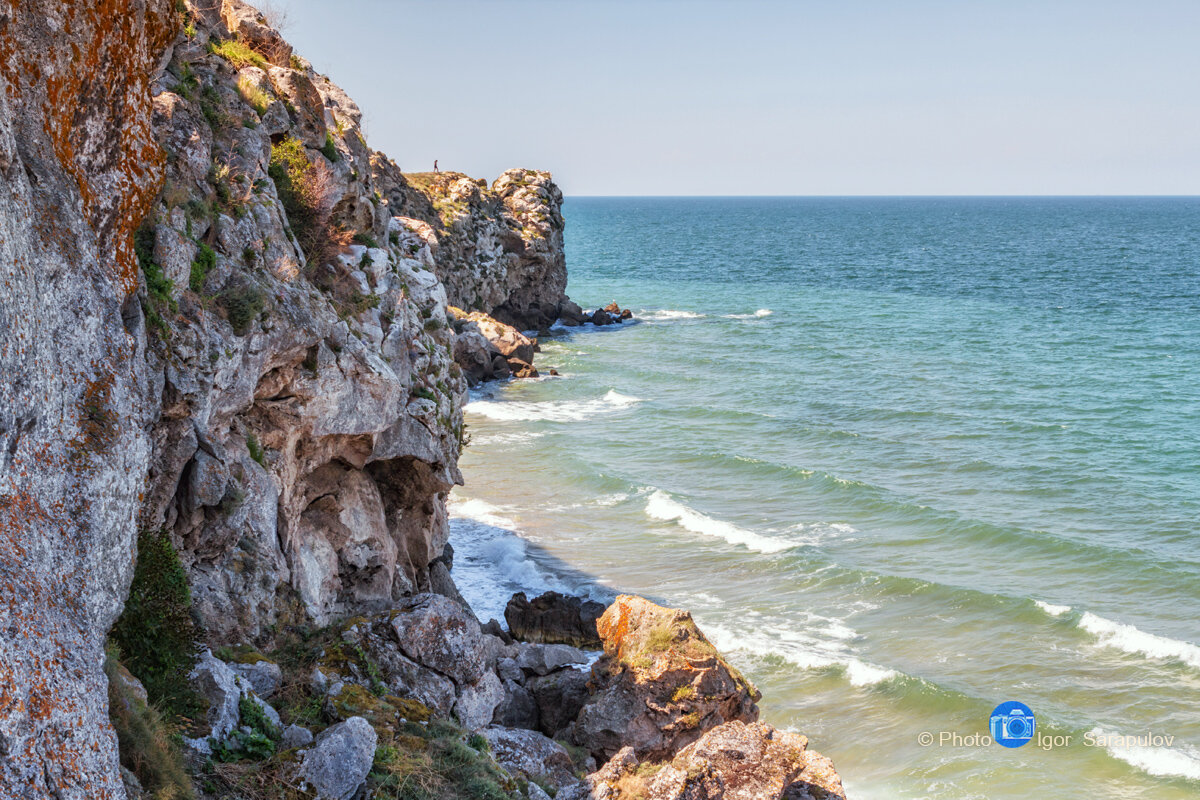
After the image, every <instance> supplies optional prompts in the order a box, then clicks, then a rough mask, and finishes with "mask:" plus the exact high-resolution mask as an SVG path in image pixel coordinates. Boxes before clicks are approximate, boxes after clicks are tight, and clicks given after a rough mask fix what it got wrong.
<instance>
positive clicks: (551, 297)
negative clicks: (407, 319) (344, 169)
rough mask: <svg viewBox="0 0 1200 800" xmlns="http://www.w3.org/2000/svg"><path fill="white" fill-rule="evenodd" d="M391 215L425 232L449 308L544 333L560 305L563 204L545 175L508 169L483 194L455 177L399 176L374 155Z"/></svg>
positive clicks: (479, 185) (477, 185) (476, 183)
mask: <svg viewBox="0 0 1200 800" xmlns="http://www.w3.org/2000/svg"><path fill="white" fill-rule="evenodd" d="M372 163H373V165H374V169H375V176H376V180H377V181H378V182H379V184H380V186H381V188H382V190H383V191H384V194H385V196H386V197H387V198H388V199H389V202H391V204H392V205H393V207H396V208H400V209H402V210H403V213H405V214H406V215H407V216H409V217H412V218H416V219H418V220H422V221H425V222H426V223H427V224H428V225H429V229H428V230H427V231H426V234H425V235H426V237H427V238H429V239H430V242H431V246H432V247H433V249H434V253H435V256H436V262H437V267H436V269H437V272H438V277H439V278H441V280H442V282H443V283H444V284H445V286H446V293H447V295H448V296H449V298H450V304H451V305H453V306H457V307H459V308H463V309H466V310H467V311H483V312H485V313H487V314H490V315H491V316H493V317H495V318H496V319H498V320H500V321H501V322H505V323H508V324H509V325H513V326H515V327H517V328H519V329H522V330H527V329H535V330H536V329H539V328H546V327H549V325H550V324H551V323H553V322H554V320H555V319H557V318H558V316H559V310H560V307H561V306H562V303H563V301H564V300H565V299H566V295H565V290H566V288H567V265H566V258H565V256H564V255H563V217H562V201H563V196H562V192H561V191H560V190H559V188H558V187H557V186H556V185H555V184H554V181H553V180H552V179H551V176H550V173H548V172H538V171H535V170H527V169H511V170H508V171H507V172H505V173H504V174H503V175H501V176H500V177H499V178H497V179H496V181H495V182H494V183H493V184H492V185H491V187H489V186H488V185H487V182H486V181H484V180H476V179H473V178H469V177H467V176H466V175H463V174H462V173H458V172H422V173H406V174H403V175H402V174H401V173H400V171H399V169H397V168H396V166H395V164H393V163H391V162H389V161H387V159H385V158H384V157H382V156H381V155H379V154H376V157H375V158H374V159H373V160H372Z"/></svg>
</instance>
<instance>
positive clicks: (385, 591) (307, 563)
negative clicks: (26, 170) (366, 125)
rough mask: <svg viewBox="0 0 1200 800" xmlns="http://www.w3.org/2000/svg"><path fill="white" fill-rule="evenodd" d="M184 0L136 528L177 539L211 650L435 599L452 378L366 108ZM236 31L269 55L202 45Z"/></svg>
mask: <svg viewBox="0 0 1200 800" xmlns="http://www.w3.org/2000/svg"><path fill="white" fill-rule="evenodd" d="M188 11H189V14H190V16H191V17H192V19H193V21H194V23H195V33H194V35H193V36H191V37H182V36H181V37H180V38H179V39H177V41H176V43H175V47H174V51H173V58H172V59H171V60H170V62H169V64H168V71H167V73H166V74H165V75H164V76H163V77H162V78H161V79H160V80H159V81H158V82H157V83H156V85H155V87H154V88H155V97H154V127H155V133H156V135H157V137H158V140H159V142H160V143H161V145H162V147H163V149H164V150H165V151H166V152H167V153H168V155H169V159H168V168H167V181H166V187H165V189H164V191H163V193H162V195H161V196H160V198H159V200H158V202H157V204H156V205H155V207H154V208H153V209H152V210H151V213H150V215H149V217H148V221H147V223H146V226H145V228H144V230H145V231H146V232H147V233H145V234H144V238H145V239H146V240H147V245H146V248H145V249H146V252H147V261H148V262H149V266H148V267H147V268H146V270H145V272H146V276H147V277H146V278H145V279H144V280H145V284H144V290H143V291H144V297H143V303H144V304H145V305H146V307H147V309H148V310H149V311H148V313H152V314H153V317H154V319H153V323H154V324H153V326H152V333H153V334H154V335H153V336H152V343H151V346H150V347H149V349H148V359H149V362H150V374H151V379H152V381H153V385H152V394H153V395H154V396H155V397H156V398H159V402H158V403H157V408H156V409H155V412H156V413H155V418H154V421H153V424H152V426H151V441H152V445H153V454H152V459H151V467H150V474H149V481H148V484H149V485H148V487H147V488H148V491H147V493H146V496H145V499H144V503H143V505H142V508H141V510H140V524H142V525H143V526H145V527H149V528H164V527H165V528H167V529H169V530H170V531H171V533H172V538H173V540H174V541H175V542H176V544H177V546H178V549H179V552H180V555H181V558H182V559H183V561H184V563H185V566H186V567H187V568H188V572H189V576H190V579H191V583H192V592H193V597H194V600H195V604H196V607H197V609H198V611H199V612H200V614H201V616H202V618H203V620H204V623H205V625H206V628H207V629H208V631H209V633H210V635H211V636H212V638H213V639H214V640H217V641H231V640H233V641H245V640H259V639H262V638H264V637H266V636H267V635H268V634H267V633H266V632H267V630H268V629H269V628H270V626H272V625H273V624H275V623H277V622H278V621H280V620H281V619H284V620H288V621H291V622H307V623H310V624H316V625H324V624H328V623H329V622H331V621H334V620H336V619H339V618H341V617H344V616H347V615H349V614H352V613H360V612H364V611H366V612H370V611H378V610H383V609H386V608H390V607H391V606H392V605H393V604H394V603H395V602H396V601H397V600H398V599H399V598H401V597H403V596H405V595H407V594H411V593H413V592H417V591H422V590H426V589H428V587H429V582H430V575H429V565H430V562H432V561H433V560H434V559H436V558H437V557H438V556H439V555H440V554H441V552H442V549H443V546H444V544H445V539H446V533H447V527H446V526H447V522H446V512H445V494H446V492H447V491H448V490H449V489H450V488H451V487H452V486H453V485H454V484H455V483H456V482H458V481H459V480H460V479H461V478H460V475H459V472H458V469H457V466H456V462H457V457H458V450H459V446H460V443H459V438H460V437H461V432H462V412H461V406H462V395H463V392H464V390H465V381H464V379H463V377H462V373H461V370H460V369H459V368H458V367H457V366H455V365H454V363H453V357H452V349H451V348H452V340H453V332H452V331H451V330H450V329H449V328H448V326H447V324H446V294H445V290H444V288H443V287H442V285H441V283H440V282H439V281H438V280H437V277H436V275H435V273H434V272H433V271H432V261H431V258H432V257H431V254H430V252H429V249H428V247H427V246H425V245H424V244H420V245H418V246H416V247H414V246H413V244H414V243H415V242H423V240H420V238H419V236H416V235H415V234H411V233H410V231H409V229H408V228H407V227H405V226H404V225H402V224H401V223H399V222H397V221H395V220H393V219H392V213H393V210H392V209H389V207H388V205H387V203H386V202H382V201H381V200H380V197H379V195H377V189H376V186H375V184H374V182H373V179H372V175H371V167H370V160H371V152H370V151H369V150H368V149H367V147H366V145H365V140H364V139H363V138H362V135H361V129H360V127H359V126H360V122H361V116H362V115H361V112H360V111H359V110H358V107H357V106H356V105H355V104H354V103H353V101H351V100H350V99H349V98H348V97H347V96H346V95H345V93H344V92H342V90H341V89H339V88H338V87H337V86H336V85H334V84H333V83H332V82H330V81H329V80H328V79H327V78H325V77H324V76H322V75H319V74H317V73H316V72H314V71H313V70H312V69H311V67H309V66H308V65H307V62H304V61H303V60H302V59H293V58H291V57H290V56H291V48H290V46H287V44H286V42H284V41H283V39H282V37H280V36H279V34H278V32H277V31H275V30H274V29H273V28H272V27H271V25H270V23H269V21H268V20H267V19H266V18H265V17H264V16H262V15H261V14H259V13H258V11H257V10H255V9H253V8H252V7H250V6H247V5H245V4H244V3H241V2H239V1H238V0H224V2H223V4H221V5H220V6H219V12H220V13H216V12H215V11H214V9H213V8H211V7H210V4H204V3H196V4H191V3H189V4H188ZM230 38H239V39H240V40H241V41H242V42H243V43H244V44H245V45H246V46H248V47H249V48H250V49H251V50H252V51H254V52H255V53H256V57H258V58H261V59H262V60H261V61H260V62H259V63H258V65H241V64H238V65H235V64H231V63H230V62H228V61H226V60H225V59H224V58H223V57H222V56H221V55H220V54H219V53H210V52H208V49H207V45H208V43H209V42H210V41H215V40H223V39H230ZM272 165H274V166H272ZM410 239H413V241H410ZM422 248H424V249H422ZM155 272H158V273H161V276H162V277H160V278H154V277H153V276H152V273H155Z"/></svg>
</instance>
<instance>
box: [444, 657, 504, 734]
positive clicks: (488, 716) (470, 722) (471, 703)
mask: <svg viewBox="0 0 1200 800" xmlns="http://www.w3.org/2000/svg"><path fill="white" fill-rule="evenodd" d="M503 702H504V685H503V684H502V683H501V681H500V678H499V677H497V676H496V673H494V672H492V671H490V670H488V671H485V672H484V673H483V675H482V676H481V677H480V678H479V680H478V681H476V682H475V683H471V684H467V685H464V686H460V687H458V700H457V701H456V702H455V704H454V713H455V715H456V716H457V717H458V722H459V724H460V725H462V726H463V727H464V728H466V729H467V730H469V731H476V730H479V729H480V728H482V727H484V726H485V725H491V724H492V720H493V719H494V718H495V715H496V709H497V708H499V707H500V705H501V703H503Z"/></svg>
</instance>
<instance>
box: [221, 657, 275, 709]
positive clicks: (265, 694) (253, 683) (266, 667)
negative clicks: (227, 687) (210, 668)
mask: <svg viewBox="0 0 1200 800" xmlns="http://www.w3.org/2000/svg"><path fill="white" fill-rule="evenodd" d="M229 668H230V669H231V670H233V672H234V674H236V675H239V676H241V677H242V678H243V679H244V680H245V681H246V682H247V683H249V684H250V688H251V689H253V690H254V693H255V694H257V695H258V696H259V697H262V698H269V697H271V696H273V695H274V694H275V693H276V692H278V691H279V687H280V686H282V685H283V670H282V669H281V668H280V666H279V665H278V664H276V663H275V662H274V661H272V660H271V659H269V658H267V657H266V656H264V655H263V654H261V653H259V652H257V651H255V650H249V649H243V650H240V651H238V652H235V653H234V656H233V659H232V660H231V662H230V664H229Z"/></svg>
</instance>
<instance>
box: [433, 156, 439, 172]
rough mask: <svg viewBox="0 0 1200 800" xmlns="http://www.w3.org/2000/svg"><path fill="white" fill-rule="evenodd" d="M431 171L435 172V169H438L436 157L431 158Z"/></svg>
mask: <svg viewBox="0 0 1200 800" xmlns="http://www.w3.org/2000/svg"><path fill="white" fill-rule="evenodd" d="M433 171H434V172H437V171H438V168H437V159H436V158H435V159H434V160H433Z"/></svg>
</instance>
